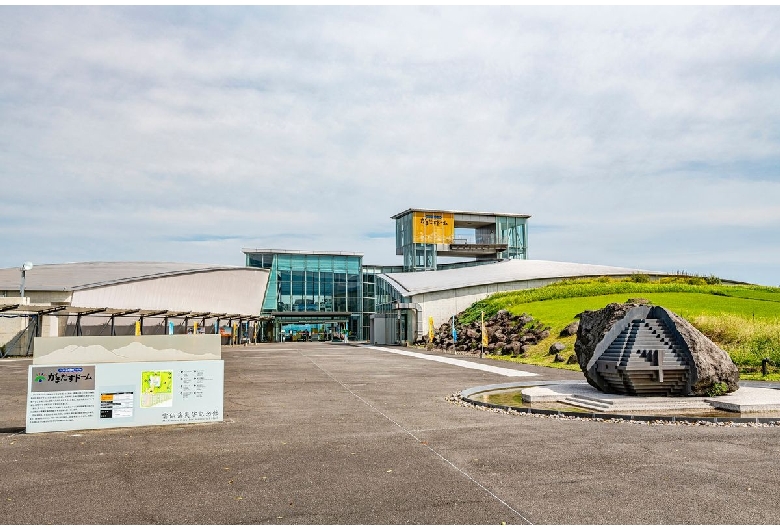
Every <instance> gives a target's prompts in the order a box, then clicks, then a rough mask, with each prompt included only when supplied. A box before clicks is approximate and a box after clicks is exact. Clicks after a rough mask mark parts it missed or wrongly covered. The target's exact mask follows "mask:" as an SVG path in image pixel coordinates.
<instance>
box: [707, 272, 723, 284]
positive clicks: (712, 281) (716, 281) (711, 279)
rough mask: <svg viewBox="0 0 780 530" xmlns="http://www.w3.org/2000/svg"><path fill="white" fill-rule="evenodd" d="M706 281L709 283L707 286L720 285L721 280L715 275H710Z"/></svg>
mask: <svg viewBox="0 0 780 530" xmlns="http://www.w3.org/2000/svg"><path fill="white" fill-rule="evenodd" d="M704 281H705V282H707V285H720V278H718V277H717V276H715V275H713V274H710V275H709V276H707V277H706V278H704Z"/></svg>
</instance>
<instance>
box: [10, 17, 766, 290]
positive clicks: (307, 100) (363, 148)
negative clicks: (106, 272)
mask: <svg viewBox="0 0 780 530" xmlns="http://www.w3.org/2000/svg"><path fill="white" fill-rule="evenodd" d="M777 35H780V8H778V7H772V6H769V7H751V8H748V7H692V8H677V7H663V8H662V7H649V8H640V7H606V8H587V7H578V8H571V7H550V8H532V7H525V6H516V7H489V8H469V7H389V8H379V7H341V8H328V7H263V6H260V7H230V8H228V7H225V8H208V7H193V8H186V7H170V8H164V7H154V6H152V7H132V8H122V7H113V6H108V7H88V8H75V7H9V6H2V7H0V72H2V74H0V267H18V266H19V265H21V263H22V262H24V261H32V262H33V263H37V264H42V263H63V262H80V261H174V262H186V263H209V264H221V265H243V264H244V255H243V253H242V252H241V250H242V248H277V249H300V250H321V251H327V250H342V251H351V252H360V253H362V254H363V255H364V263H368V264H385V265H389V264H401V257H400V256H396V255H395V241H394V239H395V224H394V221H393V220H392V219H391V216H392V215H394V214H396V213H399V212H401V211H403V210H406V209H408V208H427V209H444V210H473V211H487V212H511V213H521V214H528V215H531V218H530V220H529V241H528V257H529V258H530V259H545V260H558V261H573V262H580V263H592V264H600V265H613V266H622V267H629V268H636V269H646V270H654V271H666V272H677V271H686V272H688V273H693V274H702V275H710V274H714V275H716V276H719V277H722V278H727V279H732V280H738V281H745V282H751V283H759V284H763V285H774V286H777V285H780V39H778V38H777Z"/></svg>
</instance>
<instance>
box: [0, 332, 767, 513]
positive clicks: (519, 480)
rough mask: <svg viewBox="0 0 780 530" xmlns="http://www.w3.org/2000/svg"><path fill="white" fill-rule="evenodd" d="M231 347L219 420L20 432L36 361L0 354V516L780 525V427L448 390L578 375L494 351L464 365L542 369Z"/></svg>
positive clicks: (288, 347)
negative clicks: (532, 406)
mask: <svg viewBox="0 0 780 530" xmlns="http://www.w3.org/2000/svg"><path fill="white" fill-rule="evenodd" d="M407 351H412V350H407ZM439 357H441V358H445V359H448V360H460V359H463V358H462V357H455V356H451V355H439ZM223 358H224V359H225V421H224V422H223V423H219V424H205V425H204V424H201V425H177V426H165V427H148V428H136V429H115V430H99V431H80V432H62V433H45V434H20V433H19V432H18V431H21V430H23V428H24V419H25V400H26V377H27V376H26V374H27V366H28V365H29V363H30V361H29V360H14V359H8V360H2V361H0V368H2V370H0V399H2V407H0V524H46V523H54V524H90V523H91V524H118V523H124V524H153V523H157V524H188V523H189V524H196V523H212V524H217V523H224V524H238V523H269V524H277V523H280V524H403V523H426V524H500V523H502V522H506V523H509V524H523V523H529V522H532V523H546V524H630V523H634V524H659V523H666V524H677V523H679V524H769V523H776V522H777V521H779V520H780V507H778V503H777V499H778V497H780V472H779V471H780V443H778V439H779V437H780V427H775V426H755V425H742V426H732V427H729V426H716V425H675V424H647V423H628V422H625V423H617V422H599V421H591V420H579V419H559V418H554V417H538V416H518V415H510V414H504V413H497V412H492V411H486V410H480V409H478V408H474V407H464V406H458V405H457V404H455V403H453V402H451V401H449V400H447V397H448V396H451V395H452V394H454V393H456V392H460V391H461V390H463V389H465V388H469V387H475V386H481V385H490V384H495V383H502V382H504V381H507V380H508V379H516V380H523V379H525V378H526V377H527V378H528V379H529V380H530V379H540V380H553V379H560V380H571V379H574V378H576V377H577V375H578V374H576V373H574V372H570V371H563V370H554V369H545V368H539V367H535V366H528V365H514V364H513V365H511V366H508V365H507V363H501V362H497V361H490V360H479V359H468V360H469V361H472V362H474V363H478V364H483V365H487V366H493V367H504V368H511V369H515V370H520V371H526V372H530V373H533V374H535V375H534V376H517V375H514V376H509V375H504V374H502V373H497V372H489V371H482V370H478V369H474V368H473V367H469V366H463V365H459V364H448V363H441V362H432V361H430V360H426V359H425V358H419V357H415V356H408V355H399V354H397V353H392V352H390V351H386V350H379V349H372V348H365V347H352V346H348V345H342V344H318V343H284V344H268V345H259V346H256V347H235V348H226V349H225V350H224V352H223Z"/></svg>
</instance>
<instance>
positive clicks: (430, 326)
mask: <svg viewBox="0 0 780 530" xmlns="http://www.w3.org/2000/svg"><path fill="white" fill-rule="evenodd" d="M428 342H433V317H428Z"/></svg>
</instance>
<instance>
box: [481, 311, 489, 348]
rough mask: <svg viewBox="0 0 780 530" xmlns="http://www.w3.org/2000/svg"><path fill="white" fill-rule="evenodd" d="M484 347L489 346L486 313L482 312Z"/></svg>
mask: <svg viewBox="0 0 780 530" xmlns="http://www.w3.org/2000/svg"><path fill="white" fill-rule="evenodd" d="M482 345H483V346H487V345H488V333H487V328H486V327H485V312H484V311H482Z"/></svg>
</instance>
